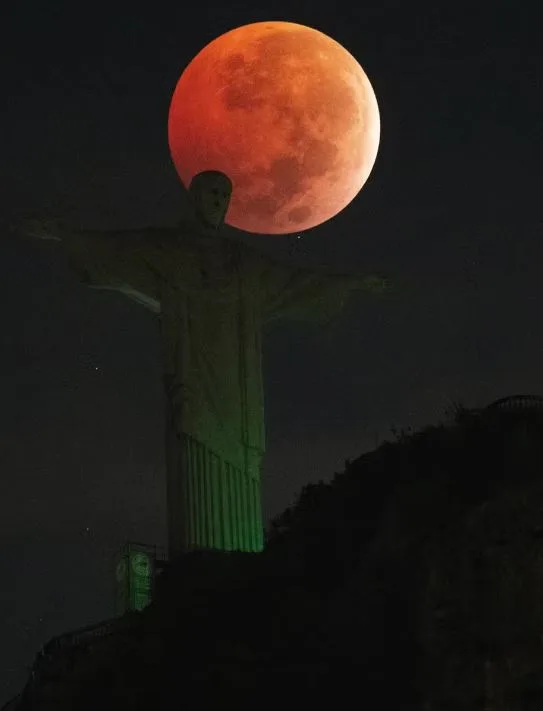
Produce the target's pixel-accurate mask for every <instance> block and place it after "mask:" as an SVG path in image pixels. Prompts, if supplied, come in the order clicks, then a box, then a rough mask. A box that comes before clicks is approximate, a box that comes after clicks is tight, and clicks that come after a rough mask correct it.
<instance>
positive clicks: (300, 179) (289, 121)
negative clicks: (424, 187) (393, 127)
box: [168, 22, 380, 234]
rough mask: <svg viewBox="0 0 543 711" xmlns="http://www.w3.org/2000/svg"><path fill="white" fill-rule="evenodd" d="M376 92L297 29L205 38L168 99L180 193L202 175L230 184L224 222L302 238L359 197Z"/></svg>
mask: <svg viewBox="0 0 543 711" xmlns="http://www.w3.org/2000/svg"><path fill="white" fill-rule="evenodd" d="M379 134H380V120H379V108H378V106H377V100H376V98H375V93H374V91H373V88H372V86H371V84H370V81H369V79H368V77H367V76H366V74H365V72H364V70H363V69H362V67H361V66H360V64H359V63H358V62H357V61H356V59H355V58H354V57H353V56H352V55H351V54H350V53H349V52H347V50H346V49H344V48H343V47H342V46H341V45H340V44H338V43H337V42H336V41H334V40H333V39H331V38H330V37H328V36H327V35H325V34H323V33H322V32H319V31H318V30H315V29H312V28H310V27H305V26H304V25H298V24H294V23H291V22H257V23H254V24H250V25H244V26H243V27H238V28H237V29H235V30H231V31H230V32H226V33H225V34H223V35H221V36H220V37H218V38H217V39H215V40H213V41H212V42H211V43H210V44H208V45H207V46H206V47H204V49H202V50H201V52H199V53H198V54H197V55H196V57H194V59H193V60H192V61H191V62H190V64H189V65H188V66H187V68H186V69H185V71H184V72H183V73H182V75H181V78H180V79H179V82H178V84H177V86H176V88H175V91H174V93H173V97H172V101H171V105H170V111H169V117H168V141H169V146H170V152H171V156H172V160H173V163H174V165H175V168H176V170H177V172H178V174H179V177H180V178H181V181H182V182H183V183H184V185H185V186H188V184H189V183H190V180H191V179H192V177H193V176H194V175H195V174H196V173H199V172H201V171H203V170H220V171H222V172H223V173H226V174H227V175H228V176H229V178H230V179H231V180H232V183H233V193H232V200H231V203H230V207H229V210H228V214H227V216H226V222H227V223H228V224H230V225H232V226H234V227H237V228H239V229H242V230H246V231H248V232H254V233H260V234H287V233H292V232H300V231H303V230H308V229H310V228H312V227H315V226H317V225H320V224H322V223H323V222H326V221H327V220H329V219H330V218H332V217H334V216H335V215H337V214H338V213H339V212H341V210H343V208H344V207H346V206H347V205H348V204H349V203H350V202H351V201H352V200H353V198H354V197H355V196H356V195H357V194H358V192H359V191H360V189H361V188H362V186H363V185H364V183H365V182H366V180H367V179H368V176H369V174H370V172H371V169H372V167H373V164H374V162H375V158H376V156H377V150H378V147H379Z"/></svg>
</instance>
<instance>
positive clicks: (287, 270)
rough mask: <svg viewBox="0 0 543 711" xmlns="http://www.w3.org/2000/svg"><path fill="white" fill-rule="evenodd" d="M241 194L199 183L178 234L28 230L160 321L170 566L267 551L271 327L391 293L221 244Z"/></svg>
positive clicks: (213, 178) (199, 178) (219, 182)
mask: <svg viewBox="0 0 543 711" xmlns="http://www.w3.org/2000/svg"><path fill="white" fill-rule="evenodd" d="M231 191H232V185H231V182H230V180H229V179H228V178H227V176H225V175H224V174H222V173H219V172H215V171H206V172H204V173H200V174H198V175H196V176H195V177H194V178H193V180H192V182H191V185H190V188H189V197H190V198H191V204H192V208H193V210H192V212H191V214H190V215H188V216H186V218H185V219H184V221H183V223H182V224H180V225H179V226H178V227H176V228H165V229H144V230H139V231H125V232H122V231H121V232H95V231H78V230H73V229H68V228H63V227H60V226H58V225H57V226H54V225H49V226H48V225H47V224H41V225H39V224H38V225H37V227H36V228H35V229H33V230H27V231H28V232H29V233H30V234H33V235H34V236H37V237H41V238H44V239H60V240H62V242H63V243H64V245H65V248H66V250H67V252H68V254H69V257H70V261H71V263H72V264H73V267H74V268H75V269H76V271H77V272H78V273H79V275H80V276H81V278H82V280H83V281H84V282H85V283H86V284H87V285H89V286H91V287H94V288H99V289H113V290H116V291H119V292H121V293H122V294H125V295H126V296H127V297H129V298H131V299H134V300H136V301H137V302H139V303H140V304H142V305H143V306H145V307H146V308H148V309H150V310H151V311H153V312H155V313H156V314H158V316H159V321H160V330H161V336H162V346H163V351H164V384H165V390H166V403H167V422H166V431H167V433H166V464H167V502H168V547H169V558H170V559H172V558H175V557H176V556H178V555H180V554H181V553H184V552H186V551H189V550H193V549H197V548H200V549H201V548H204V549H205V548H208V549H220V550H229V551H260V550H262V548H263V525H262V514H261V501H260V472H261V465H262V459H263V455H264V450H265V442H264V401H263V387H262V365H261V356H262V328H263V324H266V323H268V322H270V321H272V320H275V319H282V318H283V319H285V318H290V319H301V320H306V319H308V318H311V317H312V316H315V317H316V318H317V319H323V318H327V317H329V316H332V315H333V314H334V313H335V312H337V311H338V310H339V309H340V308H341V306H342V305H343V302H344V299H345V297H346V296H348V294H349V293H350V292H352V291H353V290H354V291H356V290H358V291H366V292H369V293H381V292H382V291H383V289H384V288H386V283H385V282H384V280H383V279H381V278H379V277H372V276H368V277H360V276H338V275H330V274H326V273H319V272H315V271H311V270H306V269H298V268H295V267H291V266H287V265H284V264H278V263H276V262H273V261H271V260H270V259H269V258H267V257H265V256H263V255H261V254H259V253H258V252H256V251H254V250H253V249H251V248H250V247H248V246H246V245H245V244H243V243H242V242H240V241H238V240H234V239H231V238H228V237H226V236H224V235H222V234H221V230H220V228H221V227H222V225H223V222H224V218H225V215H226V212H227V209H228V205H229V201H230V196H231Z"/></svg>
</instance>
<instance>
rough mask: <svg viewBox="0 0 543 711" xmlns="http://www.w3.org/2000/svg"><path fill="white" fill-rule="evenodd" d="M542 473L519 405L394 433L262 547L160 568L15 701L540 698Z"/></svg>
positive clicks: (131, 704) (443, 705) (533, 701)
mask: <svg viewBox="0 0 543 711" xmlns="http://www.w3.org/2000/svg"><path fill="white" fill-rule="evenodd" d="M542 472H543V422H542V420H541V415H540V414H539V413H538V412H537V411H535V410H534V411H525V412H523V413H499V414H492V413H490V414H483V415H480V414H476V413H470V412H469V411H466V410H459V411H458V412H457V413H456V419H455V422H454V423H452V424H450V425H448V426H445V425H443V426H437V427H428V428H426V429H425V430H423V431H421V432H418V433H415V434H413V435H409V436H407V435H400V436H398V437H397V440H396V441H395V442H392V443H385V444H383V445H382V446H381V447H379V448H378V449H377V450H375V451H374V452H371V453H369V454H366V455H364V456H362V457H360V458H359V459H358V460H356V461H353V462H349V463H348V464H347V466H346V468H345V471H344V472H343V473H341V474H338V475H336V477H335V479H334V480H333V481H332V482H331V483H330V484H324V483H320V484H314V485H310V486H307V487H305V489H304V490H303V491H302V492H301V494H300V497H299V500H298V502H297V504H296V505H295V506H293V507H292V508H291V509H288V510H287V511H285V512H284V513H283V514H282V515H281V516H280V517H278V518H277V519H276V520H275V521H274V522H273V525H272V527H271V530H270V533H269V540H268V543H267V547H266V550H265V552H264V553H262V554H260V555H244V554H227V553H212V552H207V553H206V552H199V553H193V554H190V555H188V556H186V557H185V558H184V559H182V560H179V561H178V562H177V563H175V564H174V565H172V566H171V568H170V569H168V570H167V572H166V573H165V574H164V576H163V578H162V580H161V584H160V587H159V589H158V591H157V596H156V599H155V601H154V602H153V604H152V605H151V606H150V607H149V608H148V609H147V610H145V612H143V613H141V614H139V615H135V616H134V620H133V623H132V624H131V625H130V627H129V630H128V631H126V632H124V633H122V634H119V635H116V636H114V637H113V638H112V640H111V641H110V642H109V643H108V645H107V646H106V647H105V648H104V649H103V650H102V651H101V652H100V654H95V655H91V656H90V657H89V658H88V659H86V660H82V661H81V662H80V663H79V664H78V665H76V667H75V668H74V670H73V671H72V672H71V674H70V676H69V678H66V681H65V682H64V684H63V691H62V695H61V697H62V700H61V699H60V698H59V697H58V695H57V697H56V698H57V700H55V702H54V704H53V705H48V706H46V705H44V702H38V701H37V700H36V699H35V698H34V699H30V698H29V697H27V699H26V703H23V704H22V705H21V706H20V707H21V708H24V709H26V708H33V709H41V708H46V707H47V708H58V709H64V708H66V709H68V708H69V709H72V710H74V711H76V710H79V709H80V710H84V709H89V710H90V709H93V710H94V709H96V708H97V707H105V706H107V707H111V708H114V707H115V708H117V709H124V708H127V709H140V708H141V709H144V708H145V709H149V708H152V709H157V710H161V709H164V710H166V709H179V708H181V707H182V705H183V704H185V703H190V704H194V703H197V704H198V705H199V706H200V707H203V708H207V707H211V704H217V703H222V704H224V703H226V704H228V705H233V704H239V703H242V704H243V705H245V704H249V703H251V705H253V704H255V703H256V704H266V705H269V706H271V705H272V704H274V705H275V704H279V703H281V704H282V705H285V703H287V701H288V702H291V703H292V705H295V704H299V703H301V704H303V705H306V704H311V703H319V702H324V703H326V702H328V701H332V702H334V703H335V704H336V705H339V706H340V707H344V706H347V705H350V704H351V703H353V699H355V703H357V705H358V704H359V705H362V706H365V707H367V708H372V709H374V710H375V711H379V710H380V709H392V708H395V709H402V711H409V710H410V709H413V710H414V709H420V711H423V710H425V711H430V710H432V709H436V710H439V711H448V710H449V709H450V710H451V711H452V710H453V709H454V711H462V710H464V709H466V710H468V709H469V710H471V709H473V711H475V710H477V711H479V710H480V709H483V708H488V709H496V710H498V709H511V710H513V709H515V710H516V709H519V710H520V709H523V710H525V711H529V710H530V709H536V708H537V709H540V708H543V649H542V646H541V640H542V635H543V605H542V604H541V601H542V600H543V477H542ZM113 704H114V705H115V706H113Z"/></svg>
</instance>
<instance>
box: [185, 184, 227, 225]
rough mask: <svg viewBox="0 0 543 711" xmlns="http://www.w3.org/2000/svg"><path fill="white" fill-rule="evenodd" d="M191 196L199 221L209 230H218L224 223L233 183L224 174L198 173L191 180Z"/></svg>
mask: <svg viewBox="0 0 543 711" xmlns="http://www.w3.org/2000/svg"><path fill="white" fill-rule="evenodd" d="M189 194H190V196H191V199H192V204H193V206H194V210H195V213H196V217H197V219H198V221H199V222H200V223H201V224H202V226H203V227H205V228H207V229H214V230H216V229H217V228H218V227H220V226H221V225H222V223H223V222H224V218H225V217H226V212H227V210H228V205H229V204H230V197H231V195H232V183H231V181H230V178H228V176H226V175H225V174H224V173H219V172H218V171H215V170H206V171H204V172H203V173H198V174H197V175H195V176H194V178H193V179H192V180H191V183H190V186H189Z"/></svg>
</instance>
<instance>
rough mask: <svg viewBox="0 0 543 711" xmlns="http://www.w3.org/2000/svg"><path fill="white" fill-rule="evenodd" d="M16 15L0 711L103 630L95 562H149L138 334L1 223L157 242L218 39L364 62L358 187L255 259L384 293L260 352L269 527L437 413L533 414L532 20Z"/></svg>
mask: <svg viewBox="0 0 543 711" xmlns="http://www.w3.org/2000/svg"><path fill="white" fill-rule="evenodd" d="M9 5H10V9H9V10H7V9H4V11H3V19H2V25H3V34H4V36H3V39H2V52H3V60H4V61H3V66H2V72H3V75H2V77H1V79H2V87H3V93H4V99H5V100H4V102H3V105H2V114H1V121H2V132H1V135H2V139H3V140H2V149H1V155H0V181H1V190H0V201H1V206H2V209H1V214H0V226H1V228H2V234H3V239H2V240H1V242H0V250H1V259H0V269H1V270H2V273H1V278H0V289H1V291H2V294H1V296H2V298H1V308H2V324H3V330H2V333H3V338H2V344H1V348H0V373H1V391H0V392H1V401H0V412H1V427H0V464H1V466H0V471H1V475H0V476H1V479H0V507H1V513H2V515H1V516H0V527H1V533H0V564H1V570H2V576H1V586H0V610H1V612H0V640H1V641H0V702H3V701H5V700H7V698H9V697H10V696H12V695H13V694H14V693H15V692H16V691H17V690H18V689H19V688H20V687H21V685H22V684H23V682H24V681H25V679H26V672H25V665H29V664H31V663H32V660H33V657H34V655H35V653H36V652H37V650H38V649H39V647H40V646H41V644H42V643H44V642H45V641H46V640H47V639H49V638H50V637H51V636H53V635H55V634H59V633H61V632H64V631H67V630H69V629H73V628H77V627H79V626H82V625H85V624H89V623H92V622H95V621H100V620H102V619H106V618H108V617H110V616H111V615H112V604H113V576H112V570H111V565H112V555H113V553H114V552H115V551H116V550H117V549H118V548H119V546H120V545H121V543H122V542H123V541H125V540H126V539H132V540H138V541H145V542H149V543H157V544H164V542H165V496H164V457H163V403H162V391H161V387H162V386H161V381H160V376H161V364H160V352H159V340H158V331H157V324H156V322H155V319H154V317H153V316H152V315H151V314H150V313H149V312H147V311H145V310H144V309H143V308H141V307H138V306H137V305H136V304H134V303H132V302H130V301H128V300H126V299H125V298H123V297H122V296H121V295H119V294H115V293H112V292H111V293H108V292H100V291H93V290H89V289H86V288H85V287H84V286H82V285H81V284H79V283H78V281H77V278H76V276H75V275H74V274H72V273H71V272H70V270H69V268H68V264H67V260H66V258H65V256H64V255H63V254H62V251H61V250H60V249H59V248H58V247H57V246H56V245H55V244H54V243H45V242H43V243H42V242H33V241H31V240H30V239H24V238H21V237H19V236H17V235H15V234H13V233H12V232H9V231H8V230H7V226H8V225H9V224H11V223H14V222H17V221H18V220H20V219H23V218H29V217H33V216H38V215H43V216H63V217H65V218H67V219H69V220H70V221H71V222H73V223H75V224H78V225H82V226H85V227H100V228H102V227H103V228H115V227H142V226H146V225H151V224H155V225H159V224H162V225H164V224H172V223H173V222H175V220H176V217H177V216H178V213H179V206H180V204H181V203H182V200H183V197H184V195H183V192H182V189H181V187H180V184H179V181H178V179H177V175H176V173H175V170H174V168H173V166H172V164H171V162H170V158H169V152H168V146H167V134H166V121H167V113H168V106H169V101H170V97H171V94H172V91H173V89H174V87H175V84H176V82H177V79H178V78H179V75H180V73H181V71H182V70H183V68H184V67H185V66H186V64H187V63H188V62H189V61H190V59H191V58H192V57H193V56H194V55H195V54H196V53H197V52H198V51H199V50H200V49H201V48H202V47H203V46H204V45H205V44H207V43H208V42H209V41H211V40H212V39H213V38H215V37H216V36H218V35H219V34H222V33H223V32H225V31H227V30H229V29H232V28H234V27H236V26H238V25H242V24H246V23H249V22H256V21H263V20H275V19H282V20H290V21H293V22H299V23H302V24H307V25H309V26H312V27H315V28H316V29H319V30H321V31H323V32H325V33H326V34H328V35H330V36H331V37H333V38H334V39H336V40H337V41H338V42H340V43H341V44H342V45H343V46H345V47H346V48H347V49H348V50H349V51H350V52H351V53H352V54H353V55H354V56H355V57H356V58H357V59H358V60H359V61H360V63H361V64H362V66H363V67H364V69H365V71H366V72H367V74H368V76H369V78H370V80H371V82H372V84H373V87H374V89H375V92H376V95H377V99H378V101H379V105H380V111H381V120H382V126H381V129H382V133H381V148H380V152H379V155H378V158H377V161H376V164H375V167H374V170H373V173H372V175H371V177H370V179H369V181H368V183H367V184H366V186H365V187H364V189H363V191H362V192H361V194H360V195H359V196H358V197H357V198H356V199H355V201H354V202H353V203H352V204H351V205H350V206H349V207H348V208H347V209H345V211H344V212H343V213H342V214H340V215H339V216H338V217H336V218H335V219H333V220H332V221H330V222H329V223H326V224H325V225H323V226H321V227H319V228H317V229H315V230H313V231H311V232H309V233H305V234H304V235H303V236H302V239H300V240H295V239H293V238H290V237H286V236H281V235H277V236H274V237H273V238H268V237H261V236H260V237H255V244H256V243H257V244H258V246H259V247H261V248H262V250H263V251H267V252H268V253H269V254H270V255H273V256H275V257H276V258H281V259H285V260H287V259H290V260H292V261H296V262H297V263H299V264H303V265H307V266H315V267H326V268H328V269H331V270H335V271H351V270H352V271H355V270H358V271H364V270H367V271H372V270H379V271H382V272H385V273H387V274H389V275H390V276H391V277H393V278H396V279H397V280H398V283H399V284H400V285H401V289H400V290H399V291H400V293H399V294H397V295H395V296H394V297H388V298H387V299H385V300H383V301H376V300H374V301H371V300H367V299H359V300H358V301H357V302H356V303H353V305H352V306H351V307H350V308H349V309H347V310H346V311H345V312H344V313H343V315H342V316H341V317H340V318H338V319H337V320H336V321H335V322H334V323H333V324H332V325H331V326H330V327H328V328H327V329H326V330H319V329H317V328H314V327H311V326H307V327H299V326H297V327H292V326H289V327H280V326H278V327H275V328H274V330H272V331H269V332H268V334H267V336H266V339H265V352H264V358H265V362H264V368H265V388H266V390H265V392H266V408H267V412H266V414H267V431H268V455H267V461H266V465H265V470H264V480H263V491H264V508H265V512H266V517H267V518H269V516H270V515H272V514H274V513H277V512H279V511H280V510H281V509H283V508H284V507H286V506H287V505H289V503H290V502H291V501H292V500H293V497H294V496H295V493H296V492H297V491H298V490H299V489H300V487H301V486H302V485H303V484H305V483H307V482H309V481H314V480H317V479H320V478H324V479H327V478H329V477H331V476H332V475H333V474H334V473H335V472H336V471H340V470H342V468H343V465H344V460H345V459H347V458H355V457H357V456H359V455H360V454H362V453H363V452H364V451H367V450H368V449H372V448H374V447H375V445H376V444H377V443H379V442H380V441H382V440H383V439H384V438H386V437H389V436H390V428H391V427H392V426H396V427H405V428H408V427H414V428H417V427H419V426H423V425H425V424H428V423H434V422H436V421H437V420H439V419H440V418H441V417H442V416H443V414H444V410H445V408H447V406H448V405H450V403H451V402H453V401H462V402H464V403H465V404H466V405H468V406H478V405H485V404H487V403H488V402H490V401H492V400H494V399H496V398H498V397H501V396H504V395H508V394H513V393H516V392H529V393H542V392H543V372H542V365H541V363H542V355H543V329H542V328H541V306H542V304H543V283H542V280H541V278H540V275H541V269H542V263H543V245H542V241H541V224H542V218H541V208H540V204H541V190H540V185H541V182H540V169H541V162H542V158H543V154H542V141H541V133H540V132H541V126H542V125H543V112H542V109H543V101H542V94H541V92H542V85H541V69H542V61H541V60H542V57H541V45H540V31H541V30H540V27H541V25H540V22H539V18H538V17H535V16H530V15H529V9H528V8H529V5H528V4H527V3H522V4H521V5H517V4H516V3H513V2H512V0H511V1H510V2H508V3H501V4H500V3H487V2H482V1H479V2H477V3H471V4H469V5H466V7H465V8H460V7H459V5H458V4H457V3H439V2H437V3H436V2H435V1H434V2H428V3H426V2H419V3H417V2H414V3H407V2H400V1H399V0H397V1H396V2H391V1H387V0H368V2H365V3H362V2H349V3H344V4H342V3H338V2H331V3H329V5H328V6H326V7H325V6H324V5H322V7H321V6H320V5H319V4H318V3H316V2H314V1H309V0H307V1H306V2H301V1H299V0H289V1H288V2H282V1H279V2H276V3H274V4H273V5H270V7H269V9H268V10H262V11H261V12H259V13H254V12H249V11H247V10H246V9H244V7H243V6H244V5H249V3H243V4H241V3H240V4H239V6H237V5H236V3H224V4H219V3H218V2H215V3H213V2H209V1H208V0H200V1H199V2H198V3H195V4H194V7H193V8H191V10H190V12H189V13H188V14H187V13H186V11H184V9H183V8H185V7H186V5H187V4H186V3H184V2H181V1H178V2H176V3H170V2H160V1H158V2H154V3H141V4H136V3H130V4H124V3H119V2H115V1H114V0H113V1H112V2H110V3H108V4H107V5H103V6H100V5H99V4H97V3H92V4H80V3H77V2H68V1H66V2H60V1H59V2H56V3H53V2H51V0H46V1H43V2H38V1H37V0H35V1H34V2H30V1H29V0H18V1H17V2H12V3H9ZM253 5H259V4H258V3H253ZM264 6H265V3H262V7H264ZM364 6H365V7H364ZM498 6H499V7H498ZM535 7H536V5H535V4H534V8H535ZM85 8H91V9H90V10H88V9H87V10H85ZM499 8H502V9H499ZM6 13H9V14H8V16H7V17H6ZM256 130H257V129H256Z"/></svg>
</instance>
